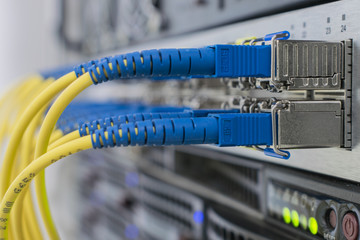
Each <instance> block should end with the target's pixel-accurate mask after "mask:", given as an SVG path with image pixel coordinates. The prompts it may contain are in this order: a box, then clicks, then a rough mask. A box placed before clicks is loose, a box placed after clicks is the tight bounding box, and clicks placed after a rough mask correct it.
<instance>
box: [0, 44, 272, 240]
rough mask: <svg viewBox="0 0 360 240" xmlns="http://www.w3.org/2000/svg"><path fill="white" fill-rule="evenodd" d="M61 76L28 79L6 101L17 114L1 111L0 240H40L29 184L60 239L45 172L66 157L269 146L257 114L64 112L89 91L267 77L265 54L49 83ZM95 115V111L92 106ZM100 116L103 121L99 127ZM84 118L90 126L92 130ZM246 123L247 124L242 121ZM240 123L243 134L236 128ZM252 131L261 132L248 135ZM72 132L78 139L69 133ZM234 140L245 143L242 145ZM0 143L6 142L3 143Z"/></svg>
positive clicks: (143, 60) (193, 53)
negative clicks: (176, 147)
mask: <svg viewBox="0 0 360 240" xmlns="http://www.w3.org/2000/svg"><path fill="white" fill-rule="evenodd" d="M65 69H67V68H65ZM62 71H64V69H63V70H59V71H55V72H54V73H53V75H52V74H49V73H46V74H44V76H45V77H47V78H49V79H48V80H45V79H41V78H40V77H37V78H36V79H34V78H32V79H31V80H29V81H28V82H26V83H25V85H26V86H27V87H29V86H30V87H32V88H31V91H30V90H29V91H28V92H27V93H26V91H25V90H26V89H27V88H26V87H25V85H22V86H21V89H20V90H19V89H15V90H13V91H12V92H11V94H10V96H12V95H14V96H24V98H25V96H27V97H28V98H26V99H24V100H23V101H19V102H17V101H16V104H18V105H19V106H20V107H18V106H17V108H12V107H11V108H6V109H7V110H6V111H5V113H6V115H11V118H13V119H16V120H14V121H12V120H11V121H7V120H4V125H2V127H1V128H0V130H1V131H0V133H1V132H2V133H3V136H4V135H8V136H9V139H8V144H7V147H6V151H5V155H4V160H3V164H2V168H1V172H0V197H1V199H2V200H1V205H0V240H4V239H7V238H8V233H9V234H10V238H11V239H42V238H43V236H42V234H41V232H40V227H39V221H38V220H37V218H36V216H35V213H34V211H33V204H34V203H33V201H34V199H32V196H31V195H30V194H28V193H27V194H23V193H26V192H27V191H26V190H27V189H28V187H29V183H30V181H31V180H32V179H33V178H34V177H35V176H37V178H36V179H35V189H36V195H37V201H38V205H39V208H40V213H41V217H42V219H43V220H44V221H43V223H44V225H45V229H46V230H47V234H48V235H49V237H50V239H60V237H59V235H58V233H57V230H56V227H55V224H54V222H53V220H52V217H51V213H50V209H49V204H48V200H47V197H46V188H45V175H44V172H43V170H44V169H45V168H46V167H47V166H49V165H51V164H52V163H54V162H56V161H58V160H59V159H62V158H64V157H66V156H68V155H70V154H73V153H76V152H79V151H82V150H85V149H89V148H91V147H94V148H102V147H112V146H129V145H130V146H135V145H172V144H208V143H215V144H219V145H223V146H237V145H251V144H264V145H270V144H271V143H272V140H271V134H272V132H271V125H270V122H271V120H270V118H269V117H268V116H265V115H261V114H258V115H259V118H258V117H255V118H251V117H250V118H249V117H247V116H244V115H241V114H234V113H227V112H221V111H214V112H211V111H210V112H209V111H208V112H202V111H198V112H183V113H177V112H176V111H175V112H174V111H169V112H173V113H169V114H167V115H166V114H165V113H166V112H167V111H166V110H163V111H159V112H163V113H161V114H157V113H156V112H155V113H153V114H149V113H144V114H135V115H124V113H125V112H126V111H127V110H129V112H127V113H134V112H133V110H131V109H126V107H125V108H124V109H125V110H124V109H116V108H112V106H110V107H109V109H108V110H104V109H102V110H99V115H97V114H94V115H88V114H87V113H86V112H82V111H79V110H76V107H75V108H74V109H75V110H74V111H70V112H67V110H65V109H66V108H67V106H68V105H69V104H70V103H71V102H72V100H73V99H74V98H75V97H76V96H77V95H78V94H79V93H81V92H82V91H83V90H84V89H86V88H87V87H89V86H91V85H93V84H98V83H102V82H106V81H109V80H113V79H130V78H141V79H142V78H152V79H157V78H160V79H163V80H164V79H167V78H173V77H177V78H178V79H182V78H183V77H184V78H188V77H194V76H196V77H242V76H243V77H257V76H261V77H268V76H270V46H265V45H264V46H232V45H215V46H208V47H204V48H198V49H163V50H147V51H142V52H135V53H130V54H125V55H118V56H115V57H107V58H103V59H100V60H93V61H90V62H88V63H86V64H81V65H79V66H77V67H75V68H74V71H72V72H70V73H68V74H65V75H64V76H62V77H61V78H59V79H58V80H56V81H53V78H52V76H56V75H58V74H59V73H61V72H62ZM21 93H22V95H21ZM24 93H26V94H24ZM59 93H60V95H59V96H58V97H57V98H56V100H55V101H54V102H53V103H52V101H53V99H54V98H55V97H56V96H57V95H58V94H59ZM19 94H20V95H19ZM9 99H10V98H7V97H6V98H4V99H3V101H2V106H7V105H6V104H9V105H11V106H12V105H14V104H13V103H12V102H11V101H9ZM51 103H52V104H51ZM0 104H1V102H0ZM50 105H51V107H50V108H49V106H50ZM0 106H1V105H0ZM92 108H94V109H96V108H97V106H92ZM13 109H14V110H15V111H12V110H13ZM103 110H104V111H103ZM123 110H124V111H125V112H123ZM64 111H65V113H64V115H63V116H62V113H63V112H64ZM102 111H103V112H102ZM110 112H111V113H110ZM150 112H153V111H150ZM180 112H181V111H180ZM10 113H11V114H10ZM13 113H14V114H13ZM109 114H110V116H109ZM113 114H115V116H116V115H118V114H120V115H121V114H122V116H123V117H120V118H117V117H114V115H113ZM104 115H105V116H106V117H105V118H104V120H96V118H97V117H99V116H101V117H103V116H104ZM255 115H257V114H255ZM44 116H45V117H44ZM87 117H89V118H90V119H91V121H90V122H89V121H87ZM93 118H95V120H94V119H93ZM245 118H246V119H248V120H244V119H245ZM59 119H60V120H59ZM269 121H270V122H269ZM75 122H77V123H75ZM83 122H85V125H82V127H81V128H80V133H79V131H76V130H75V128H76V127H77V125H79V123H83ZM242 123H244V126H242V127H241V126H240V125H241V124H242ZM8 125H11V133H9V132H6V129H7V126H8ZM39 125H40V126H41V127H40V128H39ZM3 126H5V127H3ZM56 126H57V127H56ZM249 127H250V128H258V129H257V130H254V131H248V130H249V129H248V128H249ZM99 128H100V129H99ZM71 130H75V131H72V132H69V131H71ZM68 132H69V133H68ZM36 133H38V134H36ZM64 133H67V134H66V135H64ZM239 134H244V135H246V136H244V137H242V138H239V136H237V135H239ZM249 134H250V135H249ZM252 134H255V135H256V136H252ZM1 140H3V141H4V140H5V139H4V137H3V138H2V139H1ZM33 143H36V144H35V145H34V144H33ZM15 200H16V202H15ZM12 209H13V210H14V211H12ZM10 219H11V221H10ZM9 221H10V224H9ZM12 221H13V222H12ZM23 223H26V224H23ZM19 229H21V230H20V231H19ZM23 229H24V231H22V230H23Z"/></svg>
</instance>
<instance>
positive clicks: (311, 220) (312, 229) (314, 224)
mask: <svg viewBox="0 0 360 240" xmlns="http://www.w3.org/2000/svg"><path fill="white" fill-rule="evenodd" d="M309 229H310V232H311V233H312V234H314V235H316V234H317V232H318V223H317V221H316V219H315V218H313V217H311V218H309Z"/></svg>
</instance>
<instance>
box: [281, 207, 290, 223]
mask: <svg viewBox="0 0 360 240" xmlns="http://www.w3.org/2000/svg"><path fill="white" fill-rule="evenodd" d="M282 214H283V218H284V222H285V223H287V224H290V222H291V213H290V209H289V208H287V207H285V208H283V211H282Z"/></svg>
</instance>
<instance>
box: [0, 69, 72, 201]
mask: <svg viewBox="0 0 360 240" xmlns="http://www.w3.org/2000/svg"><path fill="white" fill-rule="evenodd" d="M75 79H76V74H75V72H71V73H69V74H67V75H65V76H63V77H61V78H60V79H58V80H57V81H55V82H54V83H53V84H51V85H50V86H49V87H47V88H46V89H45V90H44V91H43V92H42V93H41V94H39V95H38V96H37V97H36V98H35V99H34V100H33V101H32V102H31V103H30V104H29V107H28V108H27V109H26V110H25V111H24V113H23V115H22V116H21V118H20V120H19V121H18V122H17V124H16V126H14V129H13V132H12V135H11V136H10V140H9V143H8V146H7V149H6V152H5V156H4V161H3V164H2V167H1V171H0V197H2V196H3V195H4V194H5V191H6V189H7V187H8V186H9V178H10V173H9V172H8V169H11V168H12V165H13V163H14V158H15V154H16V150H17V148H18V143H19V142H20V141H21V138H22V136H23V134H24V132H25V130H26V127H27V125H28V124H29V123H30V122H31V120H32V119H33V118H34V117H35V115H36V114H37V113H38V111H39V110H40V109H41V108H42V107H43V106H44V105H45V104H47V103H48V102H49V101H50V100H51V99H52V98H53V97H54V96H55V95H57V94H58V93H59V92H60V91H61V90H63V89H64V88H65V87H67V86H68V85H69V84H70V83H72V82H73V81H74V80H75Z"/></svg>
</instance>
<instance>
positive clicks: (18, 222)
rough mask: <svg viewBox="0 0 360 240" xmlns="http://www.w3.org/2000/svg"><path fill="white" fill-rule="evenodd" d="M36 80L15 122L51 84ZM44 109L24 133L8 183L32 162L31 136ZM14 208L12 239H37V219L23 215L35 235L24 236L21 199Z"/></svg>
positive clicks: (43, 109) (47, 81)
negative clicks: (28, 105)
mask: <svg viewBox="0 0 360 240" xmlns="http://www.w3.org/2000/svg"><path fill="white" fill-rule="evenodd" d="M38 80H39V81H38V83H33V84H31V85H30V86H29V87H28V92H27V93H25V92H24V95H23V96H24V101H20V103H21V106H20V109H19V114H18V117H17V119H16V121H18V120H19V117H20V116H21V113H22V112H23V111H24V110H25V109H26V107H27V104H28V103H29V102H31V100H32V99H33V98H35V96H37V95H38V94H40V93H41V92H42V91H43V90H44V89H45V88H46V87H48V86H49V85H50V84H51V83H52V82H53V80H46V81H41V79H39V78H38ZM40 84H41V85H40ZM39 85H40V86H39ZM30 90H31V91H30ZM46 107H47V106H44V107H43V108H42V110H41V111H40V112H39V113H38V114H37V115H36V116H35V118H34V119H33V120H32V122H31V123H30V125H29V128H28V129H27V130H26V132H25V135H24V138H23V140H22V142H21V145H22V147H21V148H20V149H19V150H20V156H19V158H17V159H19V161H18V163H15V164H13V167H12V169H9V171H10V172H11V179H10V181H9V182H11V181H12V180H13V178H15V177H16V176H17V175H18V173H19V172H21V171H22V170H23V169H24V168H25V167H26V166H27V165H28V163H29V161H31V160H32V159H31V156H32V149H33V148H32V145H33V144H32V142H33V141H32V140H33V136H34V133H35V130H36V128H37V126H38V125H39V123H40V120H41V118H42V115H43V112H44V111H45V109H46ZM22 198H24V199H26V201H30V205H33V202H32V199H31V198H30V199H29V198H28V197H25V195H24V196H23V197H22ZM14 208H15V210H14V211H13V216H12V219H13V221H14V224H11V226H12V232H13V238H14V239H15V240H17V239H20V240H22V239H39V236H38V234H36V233H37V232H38V231H39V226H38V224H37V219H36V216H35V215H32V216H26V215H24V217H27V218H28V219H29V218H30V220H31V222H29V224H30V225H31V226H32V229H34V231H31V232H30V233H35V235H32V236H24V234H25V233H26V232H25V231H19V229H23V225H22V223H23V220H22V217H23V214H22V210H23V199H19V201H18V204H17V206H15V207H14ZM26 212H27V213H31V211H26ZM15 226H16V227H15ZM40 237H41V235H40Z"/></svg>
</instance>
